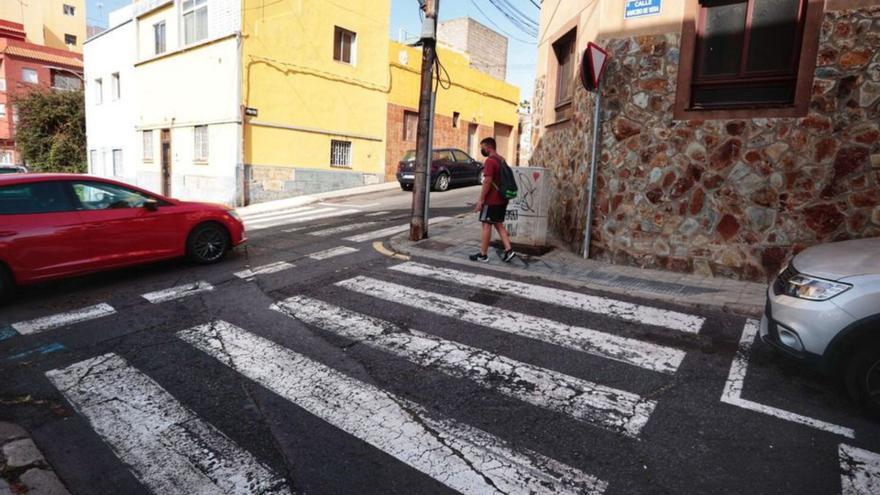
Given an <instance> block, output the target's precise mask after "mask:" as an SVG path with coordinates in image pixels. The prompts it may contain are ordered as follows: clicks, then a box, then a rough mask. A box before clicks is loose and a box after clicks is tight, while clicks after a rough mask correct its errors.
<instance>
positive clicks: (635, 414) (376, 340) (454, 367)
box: [272, 296, 657, 437]
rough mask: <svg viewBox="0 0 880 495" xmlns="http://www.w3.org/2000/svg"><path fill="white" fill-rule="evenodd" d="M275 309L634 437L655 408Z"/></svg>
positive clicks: (361, 327)
mask: <svg viewBox="0 0 880 495" xmlns="http://www.w3.org/2000/svg"><path fill="white" fill-rule="evenodd" d="M272 309H274V310H276V311H280V312H282V313H285V314H287V315H289V316H291V317H293V318H296V319H298V320H300V321H302V322H304V323H307V324H310V325H314V326H316V327H320V328H323V329H325V330H327V331H329V332H333V333H335V334H337V335H341V336H343V337H346V338H349V339H351V340H354V341H356V342H360V343H363V344H366V345H368V346H371V347H375V348H378V349H380V350H383V351H385V352H389V353H391V354H394V355H397V356H400V357H402V358H404V359H408V360H409V361H412V362H413V363H416V364H418V365H420V366H424V367H436V368H437V369H439V370H440V371H442V372H444V373H446V374H449V375H451V376H454V377H457V378H468V379H471V380H473V381H474V382H476V383H477V384H479V385H480V386H482V387H484V388H487V389H490V390H495V391H497V392H499V393H502V394H504V395H507V396H509V397H513V398H515V399H519V400H522V401H524V402H528V403H530V404H533V405H535V406H538V407H543V408H546V409H550V410H552V411H556V412H560V413H562V414H567V415H569V416H572V417H574V418H575V419H577V420H580V421H584V422H586V423H590V424H593V425H596V426H599V427H602V428H606V429H609V430H611V431H614V432H617V433H622V434H624V435H627V436H630V437H637V436H638V435H639V432H640V431H641V430H642V428H643V427H644V426H645V423H647V421H648V418H649V417H650V415H651V413H652V412H653V410H654V408H655V407H656V405H657V403H656V402H655V401H651V400H645V399H642V398H641V397H639V396H638V395H636V394H633V393H630V392H626V391H623V390H618V389H614V388H611V387H606V386H603V385H598V384H595V383H591V382H589V381H586V380H581V379H580V378H575V377H573V376H569V375H566V374H564V373H558V372H556V371H552V370H548V369H545V368H541V367H538V366H533V365H531V364H528V363H523V362H520V361H515V360H513V359H509V358H506V357H504V356H499V355H497V354H493V353H491V352H487V351H484V350H481V349H477V348H474V347H470V346H466V345H463V344H459V343H458V342H453V341H450V340H445V339H441V338H438V337H435V336H432V335H428V334H425V333H423V332H419V331H415V330H406V329H403V328H400V327H397V326H395V325H393V324H392V323H389V322H387V321H384V320H380V319H378V318H371V317H369V316H365V315H362V314H359V313H355V312H354V311H349V310H347V309H344V308H340V307H338V306H334V305H332V304H327V303H325V302H322V301H318V300H316V299H311V298H308V297H304V296H294V297H291V298H289V299H286V300H285V301H283V302H281V303H278V304H276V305H274V306H272Z"/></svg>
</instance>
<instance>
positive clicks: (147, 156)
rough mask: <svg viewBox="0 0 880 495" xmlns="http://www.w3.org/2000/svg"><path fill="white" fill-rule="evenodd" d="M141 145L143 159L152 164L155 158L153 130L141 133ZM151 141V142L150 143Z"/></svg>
mask: <svg viewBox="0 0 880 495" xmlns="http://www.w3.org/2000/svg"><path fill="white" fill-rule="evenodd" d="M141 134H142V135H141V145H142V146H143V152H142V154H143V159H144V161H145V162H152V161H153V159H154V158H155V156H154V155H155V153H154V151H155V141H153V138H154V133H153V129H147V130H145V131H141ZM148 136H149V137H148ZM148 141H149V142H148Z"/></svg>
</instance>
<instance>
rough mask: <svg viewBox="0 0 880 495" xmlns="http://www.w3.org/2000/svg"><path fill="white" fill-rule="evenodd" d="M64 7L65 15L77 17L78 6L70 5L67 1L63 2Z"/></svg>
mask: <svg viewBox="0 0 880 495" xmlns="http://www.w3.org/2000/svg"><path fill="white" fill-rule="evenodd" d="M62 9H63V12H64V15H66V16H69V17H76V6H74V5H69V4H66V3H65V4H63V7H62Z"/></svg>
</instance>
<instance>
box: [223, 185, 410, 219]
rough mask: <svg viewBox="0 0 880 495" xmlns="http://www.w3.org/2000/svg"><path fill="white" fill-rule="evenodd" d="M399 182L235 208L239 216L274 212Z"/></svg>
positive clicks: (390, 186) (397, 187) (353, 194)
mask: <svg viewBox="0 0 880 495" xmlns="http://www.w3.org/2000/svg"><path fill="white" fill-rule="evenodd" d="M399 188H400V184H398V183H397V181H390V182H383V183H381V184H374V185H371V186H361V187H353V188H350V189H340V190H338V191H328V192H325V193H318V194H307V195H304V196H296V197H293V198H286V199H276V200H275V201H266V202H265V203H256V204H252V205H248V206H242V207H241V208H236V209H235V210H236V211H237V212H238V213H239V214H240V215H241V216H248V215H254V214H257V213H266V212H270V211H272V212H274V211H280V210H288V209H291V208H299V207H300V206H305V205H310V204H312V203H318V202H320V201H327V200H329V199H339V198H347V197H349V196H359V195H361V194H370V193H375V192H383V191H391V190H393V189H399Z"/></svg>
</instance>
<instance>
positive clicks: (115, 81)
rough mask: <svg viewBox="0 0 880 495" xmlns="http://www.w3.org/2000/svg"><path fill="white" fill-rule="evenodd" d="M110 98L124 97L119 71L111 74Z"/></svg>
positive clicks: (116, 99)
mask: <svg viewBox="0 0 880 495" xmlns="http://www.w3.org/2000/svg"><path fill="white" fill-rule="evenodd" d="M110 98H111V100H112V101H119V100H120V99H122V82H121V81H120V76H119V73H118V72H114V73H113V74H110Z"/></svg>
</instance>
